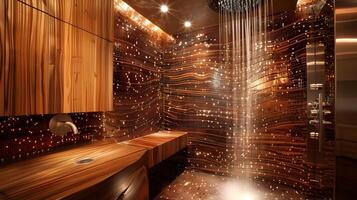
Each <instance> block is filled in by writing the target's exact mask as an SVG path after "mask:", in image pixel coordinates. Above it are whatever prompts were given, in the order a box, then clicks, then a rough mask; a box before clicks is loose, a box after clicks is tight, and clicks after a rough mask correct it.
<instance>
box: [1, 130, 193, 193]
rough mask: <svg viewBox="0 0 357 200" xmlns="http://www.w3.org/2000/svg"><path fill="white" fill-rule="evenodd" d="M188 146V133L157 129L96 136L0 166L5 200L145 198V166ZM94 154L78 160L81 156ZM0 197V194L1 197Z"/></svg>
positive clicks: (146, 184)
mask: <svg viewBox="0 0 357 200" xmlns="http://www.w3.org/2000/svg"><path fill="white" fill-rule="evenodd" d="M186 146H187V133H185V132H176V131H161V132H158V133H154V134H151V135H147V136H144V137H141V138H137V139H134V140H132V141H129V142H123V143H113V142H112V141H101V142H97V143H93V144H90V145H85V146H82V147H79V148H75V149H72V150H67V151H63V152H59V153H54V154H50V155H46V156H42V157H38V158H34V159H31V160H26V161H22V162H19V163H14V164H10V165H7V166H4V167H2V168H0V194H3V195H4V196H5V198H6V199H9V200H12V199H14V200H15V199H28V200H32V199H33V200H35V199H91V198H93V196H100V199H122V200H132V199H138V200H145V199H148V197H149V196H148V194H149V191H148V178H147V169H148V168H150V167H153V166H154V165H155V164H157V163H159V162H161V161H162V160H164V159H166V158H168V157H170V156H172V155H174V154H175V153H176V152H178V151H180V150H182V149H183V148H185V147H186ZM88 158H90V159H94V160H93V161H92V162H90V163H87V164H78V163H77V162H78V161H80V160H83V159H88ZM0 199H1V198H0Z"/></svg>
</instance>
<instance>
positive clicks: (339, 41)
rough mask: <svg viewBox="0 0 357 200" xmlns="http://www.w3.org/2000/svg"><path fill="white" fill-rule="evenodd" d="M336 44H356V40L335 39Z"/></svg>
mask: <svg viewBox="0 0 357 200" xmlns="http://www.w3.org/2000/svg"><path fill="white" fill-rule="evenodd" d="M336 43H357V38H337V39H336Z"/></svg>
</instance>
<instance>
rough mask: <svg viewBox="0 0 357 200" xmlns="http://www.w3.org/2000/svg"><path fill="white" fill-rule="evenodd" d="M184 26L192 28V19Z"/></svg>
mask: <svg viewBox="0 0 357 200" xmlns="http://www.w3.org/2000/svg"><path fill="white" fill-rule="evenodd" d="M184 26H185V27H186V28H190V27H191V26H192V23H191V22H190V21H185V23H184Z"/></svg>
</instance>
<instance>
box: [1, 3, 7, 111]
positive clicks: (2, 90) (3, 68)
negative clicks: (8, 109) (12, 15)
mask: <svg viewBox="0 0 357 200" xmlns="http://www.w3.org/2000/svg"><path fill="white" fill-rule="evenodd" d="M5 10H6V9H5V1H0V83H2V82H3V81H4V79H5V73H4V71H5V57H6V56H5V53H6V51H5V13H6V12H5ZM4 93H5V85H4V84H0V108H4V98H3V97H4V95H5V94H4ZM0 110H1V109H0ZM0 114H1V113H0Z"/></svg>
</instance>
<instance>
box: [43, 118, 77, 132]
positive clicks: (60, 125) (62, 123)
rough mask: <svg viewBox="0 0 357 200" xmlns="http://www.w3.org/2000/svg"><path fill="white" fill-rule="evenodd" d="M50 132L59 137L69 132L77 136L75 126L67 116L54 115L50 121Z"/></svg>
mask: <svg viewBox="0 0 357 200" xmlns="http://www.w3.org/2000/svg"><path fill="white" fill-rule="evenodd" d="M49 127H50V131H51V132H52V133H53V134H55V135H59V136H64V135H66V134H67V133H69V132H73V134H78V129H77V126H76V125H75V124H74V123H73V121H72V118H71V117H70V116H69V115H62V114H61V115H56V116H54V117H52V118H51V120H50V124H49Z"/></svg>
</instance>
